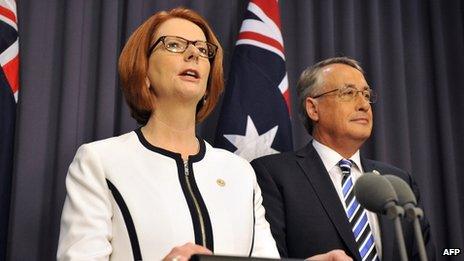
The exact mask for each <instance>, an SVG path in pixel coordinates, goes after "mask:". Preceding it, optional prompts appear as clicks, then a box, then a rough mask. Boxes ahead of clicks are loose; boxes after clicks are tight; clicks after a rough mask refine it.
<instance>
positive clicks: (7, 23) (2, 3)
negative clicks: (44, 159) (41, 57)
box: [0, 0, 19, 260]
mask: <svg viewBox="0 0 464 261" xmlns="http://www.w3.org/2000/svg"><path fill="white" fill-rule="evenodd" d="M0 65H1V67H0V68H1V69H0V260H5V259H6V242H7V232H8V217H9V209H10V198H11V197H10V195H11V193H10V192H11V180H12V172H13V151H14V150H13V144H14V130H15V118H16V103H17V101H18V88H19V85H18V69H19V68H18V67H19V58H18V26H17V17H16V2H15V1H13V0H0Z"/></svg>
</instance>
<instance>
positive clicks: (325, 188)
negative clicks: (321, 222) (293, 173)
mask: <svg viewBox="0 0 464 261" xmlns="http://www.w3.org/2000/svg"><path fill="white" fill-rule="evenodd" d="M296 154H297V156H298V157H297V162H298V164H299V166H300V167H301V169H302V170H303V172H304V174H305V175H306V177H307V178H308V181H309V183H311V185H312V187H313V189H314V191H315V192H316V194H317V197H318V198H319V200H320V202H321V203H322V205H323V207H324V210H325V211H326V213H327V215H328V216H329V218H330V220H331V222H332V224H333V225H334V227H335V228H336V229H337V231H338V233H339V235H340V237H341V238H342V239H343V241H344V242H345V244H346V246H347V248H348V249H349V250H350V252H351V255H352V256H353V257H354V256H355V259H357V260H361V256H360V255H359V252H358V249H357V246H356V241H355V239H354V236H353V232H352V231H351V226H350V224H349V223H348V219H347V218H346V214H345V209H344V208H343V205H342V203H341V202H340V198H339V197H338V194H337V191H336V190H335V188H334V186H333V183H332V181H331V179H330V177H329V173H327V171H326V169H325V167H324V164H323V163H322V160H321V158H320V157H319V155H318V154H317V152H316V150H315V149H314V147H313V146H312V143H311V142H310V143H309V144H308V145H307V146H306V147H305V148H303V149H301V150H299V151H297V153H296Z"/></svg>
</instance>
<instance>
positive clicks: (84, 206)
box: [57, 145, 112, 261]
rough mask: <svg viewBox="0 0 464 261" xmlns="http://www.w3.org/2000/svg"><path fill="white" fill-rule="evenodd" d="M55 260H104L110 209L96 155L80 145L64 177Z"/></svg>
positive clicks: (109, 225) (108, 195) (107, 256)
mask: <svg viewBox="0 0 464 261" xmlns="http://www.w3.org/2000/svg"><path fill="white" fill-rule="evenodd" d="M66 189H67V195H66V200H65V203H64V207H63V212H62V214H61V226H60V238H59V243H58V252H57V259H58V260H60V261H64V260H108V259H109V256H110V254H111V252H112V247H111V243H110V240H111V229H112V223H111V217H112V206H111V201H110V194H109V190H108V186H107V184H106V180H105V174H104V171H103V168H102V165H101V164H100V161H99V157H98V155H97V154H96V153H95V152H93V151H92V150H91V147H90V146H89V145H83V146H81V147H80V148H79V149H78V151H77V153H76V156H75V157H74V160H73V162H72V163H71V165H70V166H69V170H68V174H67V176H66Z"/></svg>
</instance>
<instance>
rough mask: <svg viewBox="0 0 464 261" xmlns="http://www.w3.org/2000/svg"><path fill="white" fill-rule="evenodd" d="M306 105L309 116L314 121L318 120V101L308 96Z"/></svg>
mask: <svg viewBox="0 0 464 261" xmlns="http://www.w3.org/2000/svg"><path fill="white" fill-rule="evenodd" d="M305 105H306V114H307V115H308V117H309V118H310V119H311V120H312V121H313V122H317V121H318V120H319V111H318V103H317V101H316V99H314V98H311V97H307V98H306V104H305Z"/></svg>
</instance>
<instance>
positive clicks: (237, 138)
mask: <svg viewBox="0 0 464 261" xmlns="http://www.w3.org/2000/svg"><path fill="white" fill-rule="evenodd" d="M278 129H279V126H278V125H276V126H274V127H272V128H271V129H270V130H268V131H267V132H266V133H264V134H262V135H259V134H258V130H256V127H255V124H254V123H253V120H252V119H251V117H250V115H248V116H247V124H246V133H245V136H243V135H234V134H224V137H225V138H226V139H227V140H229V141H230V142H231V143H232V144H234V146H235V147H236V148H237V150H236V151H234V153H235V154H237V155H239V156H240V157H242V158H245V159H247V160H248V161H252V160H254V159H256V158H259V157H262V156H266V155H269V154H275V153H279V151H277V150H275V149H273V148H271V145H272V143H273V142H274V138H275V136H276V134H277V130H278Z"/></svg>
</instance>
